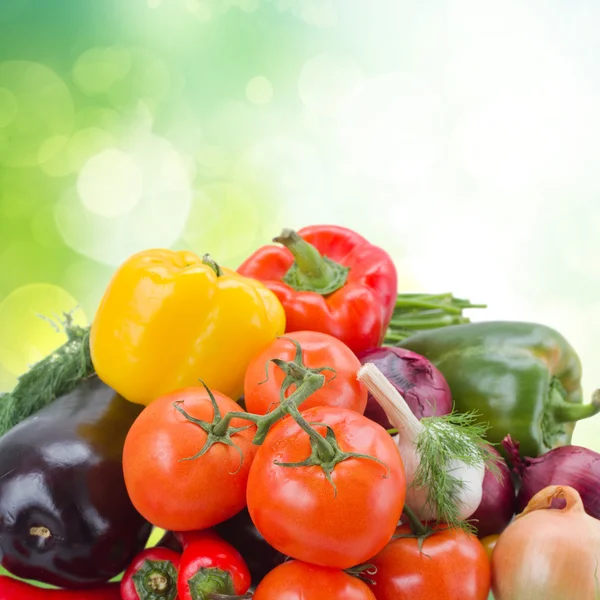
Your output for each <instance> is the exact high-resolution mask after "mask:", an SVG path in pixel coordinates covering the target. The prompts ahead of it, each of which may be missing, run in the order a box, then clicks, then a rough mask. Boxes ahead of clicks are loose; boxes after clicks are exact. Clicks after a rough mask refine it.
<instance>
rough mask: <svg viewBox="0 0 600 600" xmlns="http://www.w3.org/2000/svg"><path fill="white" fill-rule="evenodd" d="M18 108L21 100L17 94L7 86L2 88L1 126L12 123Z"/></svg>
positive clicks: (0, 103) (0, 101)
mask: <svg viewBox="0 0 600 600" xmlns="http://www.w3.org/2000/svg"><path fill="white" fill-rule="evenodd" d="M18 110H19V102H18V101H17V99H16V98H15V95H14V94H13V93H12V92H11V91H10V90H7V89H6V88H0V127H6V126H7V125H10V123H11V122H12V121H13V119H14V118H15V117H16V116H17V112H18Z"/></svg>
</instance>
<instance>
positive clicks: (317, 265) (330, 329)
mask: <svg viewBox="0 0 600 600" xmlns="http://www.w3.org/2000/svg"><path fill="white" fill-rule="evenodd" d="M273 241H274V242H278V243H280V244H282V246H283V247H278V246H263V247H262V248H260V249H259V250H257V251H256V252H255V253H254V254H252V256H250V257H249V258H248V259H247V260H246V261H245V262H244V263H243V264H242V265H241V266H240V267H239V268H238V273H241V274H242V275H245V276H246V277H255V278H256V279H259V280H261V281H263V282H264V283H265V285H266V286H267V287H268V288H269V289H270V290H272V291H273V292H274V293H275V294H277V297H278V298H279V300H281V303H282V304H283V306H284V308H285V312H286V319H287V330H288V331H305V330H308V331H319V332H321V333H327V334H329V335H331V336H333V337H335V338H337V339H339V340H341V341H342V342H344V343H345V344H346V345H347V346H348V347H349V348H350V349H351V350H352V351H353V352H354V353H355V354H358V353H360V352H363V351H364V350H367V349H369V348H373V347H375V346H379V345H380V344H381V343H382V342H383V339H384V337H385V334H386V331H387V328H388V325H389V324H390V321H391V318H392V315H393V312H394V308H395V306H396V298H397V295H398V274H397V271H396V267H395V265H394V262H393V260H392V258H391V257H390V255H389V254H388V253H387V252H386V251H385V250H383V249H382V248H379V247H378V246H375V245H373V244H371V243H369V242H368V241H367V240H366V239H365V238H363V237H362V236H361V235H359V234H358V233H356V232H354V231H352V230H350V229H346V228H345V227H339V226H336V225H313V226H311V227H305V228H303V229H300V230H299V231H298V232H297V233H296V232H295V231H292V230H290V229H284V230H283V232H282V233H281V235H279V236H278V237H276V238H274V240H273Z"/></svg>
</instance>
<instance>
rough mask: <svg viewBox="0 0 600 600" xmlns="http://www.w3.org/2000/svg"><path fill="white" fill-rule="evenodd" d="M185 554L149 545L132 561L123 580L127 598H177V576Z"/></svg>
mask: <svg viewBox="0 0 600 600" xmlns="http://www.w3.org/2000/svg"><path fill="white" fill-rule="evenodd" d="M180 559H181V554H179V552H174V551H173V550H169V549H168V548H146V549H145V550H142V552H140V553H139V554H138V555H137V556H136V557H135V558H134V559H133V560H132V561H131V564H130V565H129V567H127V570H126V571H125V573H124V574H123V578H122V579H121V597H122V599H123V600H151V599H152V598H154V597H156V596H160V598H162V599H164V600H175V598H177V576H178V572H179V563H180Z"/></svg>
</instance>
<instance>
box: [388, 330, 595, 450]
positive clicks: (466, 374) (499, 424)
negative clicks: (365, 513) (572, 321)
mask: <svg viewBox="0 0 600 600" xmlns="http://www.w3.org/2000/svg"><path fill="white" fill-rule="evenodd" d="M398 345H399V346H402V347H403V348H406V349H408V350H412V351H413V352H416V353H418V354H421V355H422V356H425V357H426V358H427V359H428V360H429V361H430V362H431V363H433V364H434V365H435V366H436V367H437V368H438V369H439V370H440V371H441V373H442V374H443V375H444V377H445V378H446V380H447V382H448V385H449V386H450V390H451V392H452V399H453V401H454V406H455V409H456V410H457V411H458V412H469V411H475V412H477V413H478V414H479V417H478V420H479V421H480V422H483V423H487V424H488V425H489V426H490V429H489V431H488V433H487V437H488V439H489V440H490V442H492V443H493V444H500V442H501V441H502V440H503V439H504V437H505V436H506V435H507V434H510V435H511V436H512V438H513V439H514V440H516V441H518V442H519V443H520V448H521V452H522V454H523V456H530V457H536V456H540V455H542V454H544V453H545V452H547V451H549V450H551V449H552V448H556V447H557V446H564V445H567V444H569V443H570V442H571V438H572V436H573V430H574V428H575V424H576V422H577V421H578V420H580V419H585V418H587V417H591V416H593V415H595V414H597V413H598V412H600V393H599V392H596V393H595V394H594V398H593V400H592V402H591V403H589V404H584V403H583V397H582V390H581V363H580V360H579V357H578V356H577V353H576V352H575V350H574V349H573V347H572V346H571V345H570V344H569V342H567V340H566V339H565V338H564V337H563V336H562V335H561V334H560V333H558V332H557V331H555V330H553V329H551V328H549V327H546V326H544V325H539V324H536V323H525V322H511V321H488V322H479V323H467V324H463V325H452V326H450V327H445V328H442V329H433V330H430V331H424V332H420V333H417V334H415V335H413V336H411V337H409V338H407V339H405V340H403V341H401V342H400V343H399V344H398ZM498 450H499V451H503V448H502V446H500V447H499V448H498Z"/></svg>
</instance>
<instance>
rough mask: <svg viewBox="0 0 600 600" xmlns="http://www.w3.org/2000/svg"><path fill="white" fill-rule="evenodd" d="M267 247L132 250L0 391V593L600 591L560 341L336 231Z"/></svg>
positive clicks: (597, 549)
mask: <svg viewBox="0 0 600 600" xmlns="http://www.w3.org/2000/svg"><path fill="white" fill-rule="evenodd" d="M273 241H274V242H275V244H274V245H268V246H264V247H262V248H259V249H258V250H257V251H256V252H254V253H253V254H252V255H251V256H249V257H248V259H247V260H246V261H245V262H244V263H243V264H242V265H241V266H240V267H239V268H238V269H237V270H232V269H229V268H227V267H225V266H223V265H220V264H219V263H218V262H217V261H216V260H215V259H214V258H213V257H211V256H210V255H208V254H206V255H204V256H202V257H200V256H197V255H195V254H193V253H191V252H187V251H177V252H176V251H171V250H164V249H163V250H161V249H158V250H156V249H155V250H148V251H145V252H140V253H138V254H136V255H134V256H132V257H130V258H129V259H128V260H127V261H125V263H124V264H122V265H121V266H120V267H119V268H118V269H117V270H116V272H115V273H114V276H113V278H112V280H111V281H110V283H109V285H108V287H107V289H106V290H105V293H104V295H103V297H102V300H101V302H100V305H99V307H98V310H97V313H96V315H95V317H94V319H93V322H92V324H91V326H90V327H89V328H82V327H79V326H75V325H74V324H73V323H72V320H71V318H70V316H69V315H65V322H64V327H65V330H66V332H67V335H68V341H67V342H66V343H65V345H64V346H62V347H61V348H59V349H58V350H57V351H56V352H54V353H53V354H51V355H50V356H48V357H46V358H45V359H44V360H42V361H40V362H39V363H38V364H36V365H34V366H32V368H31V369H30V370H29V371H28V372H27V373H25V374H24V375H23V376H22V377H21V378H20V380H19V382H18V384H17V386H16V387H15V389H14V390H13V391H12V392H11V393H9V394H5V395H4V396H2V397H0V436H1V437H0V560H1V564H2V566H3V567H4V568H5V569H6V570H7V571H9V572H10V573H11V574H12V575H13V576H14V577H8V576H0V600H17V599H18V600H22V599H23V598H30V599H32V600H35V599H36V598H38V597H40V598H41V597H42V596H41V594H44V596H43V598H47V599H49V600H52V598H55V599H56V600H61V599H69V598H71V599H73V600H79V599H84V598H90V599H94V598H97V599H98V600H109V599H114V600H118V599H121V600H176V599H178V600H209V599H210V600H227V599H230V600H234V599H245V598H254V599H255V600H276V599H282V598H285V599H286V600H294V599H297V600H310V599H328V600H337V599H340V600H372V599H376V600H392V599H400V598H411V599H415V600H432V599H436V600H437V599H439V600H455V599H456V600H459V599H460V600H486V599H487V598H488V596H489V594H490V593H491V592H493V594H494V597H495V598H496V599H497V600H525V599H528V598H536V599H537V598H540V599H541V598H544V599H547V600H554V599H556V600H558V599H559V598H574V597H576V598H577V599H578V600H587V599H590V600H592V599H595V598H597V597H598V594H599V593H600V583H599V582H598V579H597V566H598V561H599V560H600V543H598V542H599V541H600V520H599V519H600V485H599V483H600V460H599V459H600V455H598V454H596V453H594V452H592V451H591V450H588V449H585V448H579V447H576V446H573V445H571V439H572V435H573V430H574V427H575V425H576V423H577V421H578V420H580V419H583V418H587V417H591V416H593V415H595V414H597V413H598V412H600V392H597V393H595V394H594V397H593V399H592V401H591V402H590V403H586V402H584V400H583V396H582V390H581V364H580V361H579V359H578V356H577V354H576V351H575V350H574V348H573V347H571V346H570V345H569V343H568V342H567V340H566V339H564V337H563V336H561V335H560V334H559V333H558V332H557V331H555V330H553V329H551V328H549V327H547V326H544V325H542V324H537V323H524V322H508V321H494V322H492V321H489V322H488V321H481V322H476V323H471V322H470V320H469V318H468V317H466V316H464V311H465V310H467V309H474V308H477V309H481V308H485V307H484V306H483V305H479V304H472V303H471V302H469V301H468V300H464V299H459V298H456V297H454V296H453V295H452V294H412V293H411V294H408V293H401V294H398V289H397V288H398V274H397V271H396V267H395V265H394V263H393V261H392V259H391V258H390V256H389V255H388V254H387V252H386V251H385V250H383V249H382V248H379V247H377V246H375V245H373V244H371V243H369V242H368V241H367V240H366V239H365V238H363V237H362V236H361V235H359V234H358V233H356V232H354V231H350V230H348V229H345V228H343V227H337V226H325V225H315V226H311V227H307V228H304V229H301V230H299V231H298V232H295V231H292V230H284V231H283V232H282V233H281V235H279V236H278V237H276V238H274V240H273ZM156 534H158V536H157V535H156ZM35 583H37V584H42V585H45V586H46V587H45V588H44V589H42V588H41V587H37V586H36V585H35ZM573 594H575V595H573Z"/></svg>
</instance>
